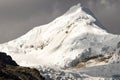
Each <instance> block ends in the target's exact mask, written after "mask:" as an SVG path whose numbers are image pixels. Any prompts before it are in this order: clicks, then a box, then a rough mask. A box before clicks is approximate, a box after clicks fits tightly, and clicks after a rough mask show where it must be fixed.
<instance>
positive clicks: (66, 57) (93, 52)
mask: <svg viewBox="0 0 120 80" xmlns="http://www.w3.org/2000/svg"><path fill="white" fill-rule="evenodd" d="M119 40H120V36H118V35H113V34H110V33H108V32H107V31H106V30H104V26H102V25H101V23H100V22H99V21H98V20H97V19H96V18H95V17H94V15H93V14H92V12H91V11H89V9H87V8H84V7H82V6H81V5H80V4H78V5H76V6H74V7H72V8H70V10H69V11H68V12H66V13H65V14H64V15H62V16H61V17H59V18H57V19H55V20H54V21H53V22H51V23H49V24H46V25H42V26H39V27H35V28H34V29H32V30H31V31H29V32H28V33H26V34H25V35H23V36H22V37H20V38H18V39H15V40H13V41H10V42H7V43H4V44H1V45H0V51H2V52H6V53H8V54H9V55H11V56H12V58H13V59H14V60H15V61H16V62H17V63H18V64H19V65H22V66H34V67H36V66H39V65H40V64H41V65H47V66H58V67H72V66H76V65H77V64H78V63H79V62H81V61H83V60H84V59H87V58H91V57H94V56H99V55H106V54H109V53H113V52H114V51H115V49H116V46H117V44H118V42H119Z"/></svg>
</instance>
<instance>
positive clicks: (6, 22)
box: [0, 0, 120, 43]
mask: <svg viewBox="0 0 120 80" xmlns="http://www.w3.org/2000/svg"><path fill="white" fill-rule="evenodd" d="M79 2H81V3H82V4H84V6H87V7H89V8H90V9H91V10H92V11H93V13H94V14H95V15H96V17H97V18H98V19H99V20H100V21H101V22H102V23H103V24H104V25H105V26H106V28H107V29H108V30H109V31H110V32H113V33H120V32H119V30H120V27H119V26H120V25H119V22H120V16H119V14H120V11H119V8H120V5H119V4H120V1H119V0H0V37H1V39H0V43H2V42H6V41H9V40H12V39H15V38H17V37H19V36H21V35H23V34H25V33H26V32H27V31H29V30H30V29H32V28H33V27H35V26H39V25H43V24H46V23H48V22H50V21H52V20H53V19H55V18H56V17H58V16H60V15H62V14H64V13H65V12H66V11H67V10H68V9H69V8H70V7H71V6H73V5H75V4H77V3H79Z"/></svg>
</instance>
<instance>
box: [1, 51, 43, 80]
mask: <svg viewBox="0 0 120 80" xmlns="http://www.w3.org/2000/svg"><path fill="white" fill-rule="evenodd" d="M0 80H44V78H43V77H42V76H41V75H40V73H39V71H38V70H36V69H31V68H27V67H21V66H18V65H17V63H16V62H15V61H13V60H12V58H11V57H10V56H8V55H6V53H3V52H0Z"/></svg>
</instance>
